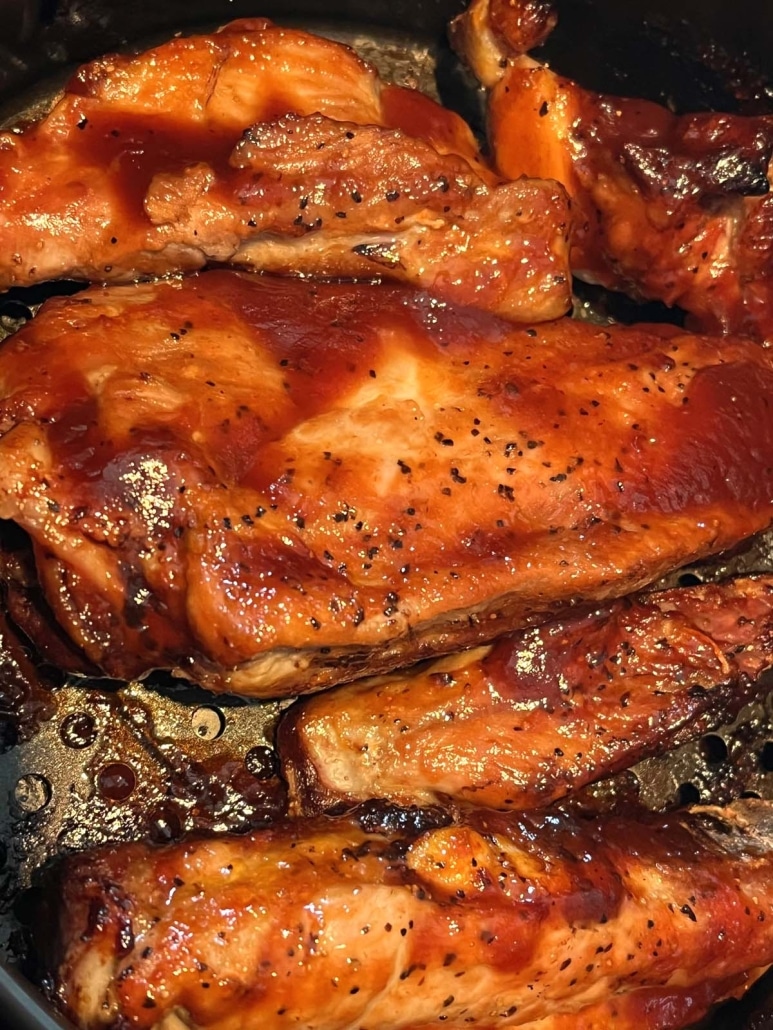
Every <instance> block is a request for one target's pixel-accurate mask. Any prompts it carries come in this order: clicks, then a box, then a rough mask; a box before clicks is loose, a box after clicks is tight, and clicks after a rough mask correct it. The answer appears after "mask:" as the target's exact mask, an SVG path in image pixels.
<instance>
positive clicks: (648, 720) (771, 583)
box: [278, 577, 773, 812]
mask: <svg viewBox="0 0 773 1030" xmlns="http://www.w3.org/2000/svg"><path fill="white" fill-rule="evenodd" d="M772 664H773V580H771V578H770V577H759V578H753V579H739V580H736V581H734V582H730V583H726V584H710V585H706V586H698V587H688V588H683V589H678V590H668V591H665V592H662V593H653V594H643V595H640V596H638V597H635V598H628V599H625V600H622V601H617V602H613V603H611V604H608V605H604V606H602V607H600V608H598V609H596V610H595V611H593V612H591V613H588V614H584V615H573V616H570V617H569V618H565V619H559V620H557V621H554V622H551V623H548V624H547V625H546V626H543V627H540V628H537V629H531V630H527V631H525V632H521V633H516V634H513V635H511V636H506V637H502V638H501V639H500V640H498V641H497V642H496V643H495V644H493V645H490V646H488V647H485V648H477V649H475V650H474V651H469V652H464V653H462V654H460V655H454V656H453V657H450V658H444V659H441V660H439V661H437V662H433V663H431V664H430V665H428V666H424V667H421V668H419V669H415V670H408V671H406V672H400V673H396V674H394V675H392V676H387V677H381V678H380V679H376V680H363V681H361V682H360V683H357V684H352V685H351V686H347V687H339V688H338V689H337V690H332V691H326V692H325V693H322V694H318V695H316V696H315V697H313V698H308V699H306V700H304V701H303V702H299V703H297V704H295V705H293V706H292V707H291V708H290V710H289V711H288V712H287V713H286V715H285V716H284V718H283V720H282V723H281V724H280V729H279V738H278V739H279V742H280V751H281V753H282V755H283V758H284V763H283V764H284V770H285V776H286V777H287V778H288V780H289V783H290V785H291V792H292V795H293V803H294V807H295V809H296V810H301V811H312V812H313V811H315V810H319V809H324V808H326V807H328V808H329V807H332V806H334V805H340V804H341V803H342V802H352V801H364V800H366V799H368V798H387V799H389V800H390V801H394V802H397V803H399V804H403V805H410V804H418V805H431V804H436V803H438V802H439V803H441V804H443V803H446V804H447V803H448V802H451V801H466V802H469V803H471V804H475V805H484V806H489V807H493V808H502V809H512V810H518V809H531V808H538V807H541V806H544V805H547V804H549V803H550V802H552V801H555V800H556V799H557V798H560V797H563V796H564V795H566V794H569V793H571V792H574V791H577V790H578V789H579V788H581V787H583V786H585V784H587V783H589V782H591V781H593V780H597V779H601V778H602V777H604V776H609V775H611V774H612V773H614V772H618V771H619V770H620V769H627V768H629V767H630V766H631V765H633V764H634V762H637V761H639V760H640V759H642V758H644V757H646V756H647V755H651V754H653V753H657V752H658V751H664V750H666V749H668V748H670V747H673V746H675V745H676V744H678V743H683V742H684V741H685V740H689V739H691V738H692V737H696V736H698V735H700V734H701V733H703V732H705V731H706V730H707V729H710V728H712V727H714V726H717V725H719V724H721V723H723V722H730V721H732V719H733V718H734V717H735V715H736V714H737V713H738V711H739V710H740V708H741V706H742V705H743V704H744V703H745V702H746V701H747V700H748V699H749V697H750V696H752V695H753V694H754V692H755V681H756V678H757V677H758V676H759V675H760V673H761V672H762V671H763V670H765V669H768V668H770V666H771V665H772ZM757 690H762V688H761V687H758V688H757Z"/></svg>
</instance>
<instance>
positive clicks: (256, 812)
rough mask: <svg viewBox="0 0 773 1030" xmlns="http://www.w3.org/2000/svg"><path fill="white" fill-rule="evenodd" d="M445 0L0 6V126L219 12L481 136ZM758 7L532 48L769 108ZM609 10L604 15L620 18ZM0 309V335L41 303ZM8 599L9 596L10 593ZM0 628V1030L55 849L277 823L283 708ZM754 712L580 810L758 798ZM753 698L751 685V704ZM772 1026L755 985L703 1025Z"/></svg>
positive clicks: (23, 998)
mask: <svg viewBox="0 0 773 1030" xmlns="http://www.w3.org/2000/svg"><path fill="white" fill-rule="evenodd" d="M463 6H464V4H463V0H293V2H292V3H291V4H283V5H280V4H277V3H275V2H272V0H266V2H259V0H233V2H218V0H167V2H166V3H165V4H163V5H153V6H152V7H150V6H149V5H147V4H144V3H142V2H141V0H133V2H127V0H122V2H120V3H113V2H110V0H68V2H67V3H64V4H62V5H60V6H56V5H55V4H54V3H53V2H49V0H39V4H35V3H31V2H27V0H0V122H3V123H5V124H8V123H10V122H13V121H15V120H17V119H18V118H20V117H22V118H23V117H29V116H30V115H33V116H34V114H35V113H36V112H38V111H40V110H42V109H44V107H45V104H46V103H47V101H48V100H49V99H50V97H51V96H52V94H53V93H54V92H55V90H56V88H57V87H58V85H59V84H60V83H61V81H62V80H63V78H64V77H65V76H66V74H67V72H68V70H69V69H70V68H71V67H72V66H73V64H74V63H77V62H80V61H83V60H86V59H88V58H91V57H94V56H96V55H97V54H99V53H103V52H105V51H107V50H110V49H117V48H121V47H127V46H132V45H141V44H146V43H148V42H153V41H155V40H158V39H161V38H164V37H165V36H168V35H171V34H172V33H174V32H178V31H184V32H190V31H195V30H196V29H198V28H201V27H205V28H206V27H211V26H214V25H216V24H218V23H221V22H223V21H226V20H230V19H231V18H235V17H242V16H247V15H268V16H269V17H275V18H276V20H277V21H280V22H288V21H291V22H292V23H294V24H300V25H303V26H307V27H309V28H311V29H313V30H315V31H319V32H321V33H322V34H326V35H332V36H334V37H336V38H338V39H343V40H345V41H347V42H349V43H351V44H352V45H354V46H355V47H356V48H357V49H358V50H359V51H360V52H361V53H362V54H363V55H364V56H365V57H367V58H369V59H371V60H374V61H375V63H377V64H378V65H379V67H380V69H381V71H382V73H383V74H384V75H385V76H386V77H388V78H391V79H393V80H395V81H399V82H401V83H404V84H410V85H418V86H420V87H421V88H423V89H424V90H425V91H427V92H431V93H434V94H435V95H436V96H438V97H439V98H440V99H442V100H443V102H444V103H446V104H448V105H449V106H452V107H455V108H456V109H457V110H459V111H460V112H461V113H462V114H463V115H464V116H465V117H467V118H468V119H469V120H470V121H471V123H472V124H473V125H474V127H475V128H476V129H478V130H479V131H480V130H481V129H482V113H481V112H482V101H481V95H480V93H479V92H478V91H477V90H476V88H475V87H474V85H473V83H472V82H471V80H470V79H469V78H468V77H467V76H466V74H465V73H464V71H463V69H461V68H460V67H459V65H458V62H457V61H456V59H455V58H454V56H453V55H452V53H451V52H450V50H449V49H448V46H447V44H446V42H445V26H446V24H447V21H448V19H449V18H450V17H451V16H452V15H453V14H455V13H456V12H457V11H458V10H460V9H461V8H462V7H463ZM766 7H767V3H766V0H736V2H735V3H734V4H732V5H728V4H727V3H726V2H724V0H715V2H709V0H705V2H703V3H701V2H700V0H681V2H680V0H626V2H625V3H623V4H620V3H619V2H618V3H616V2H615V0H558V9H559V14H560V24H559V29H558V30H557V31H556V33H555V34H554V37H553V38H552V39H551V40H550V41H549V44H548V46H547V47H546V48H545V56H546V57H547V59H549V60H550V61H551V62H552V63H553V65H554V66H555V67H556V68H558V69H560V70H561V71H564V72H566V73H567V74H569V75H573V76H574V77H576V78H577V79H579V80H580V81H581V82H583V84H585V85H588V86H590V87H595V88H599V89H604V90H608V91H616V92H620V93H627V94H630V95H641V96H649V97H651V98H652V99H656V100H660V101H662V102H666V103H668V104H670V105H672V106H674V107H676V108H681V109H691V110H697V109H701V108H707V107H716V108H719V109H725V110H736V111H740V112H743V113H758V112H760V111H769V110H773V87H771V86H770V82H769V79H768V77H767V74H766V73H768V72H769V73H770V74H771V76H773V66H771V62H773V58H771V57H770V55H771V54H772V53H773V19H769V18H766V17H765V14H766V10H765V9H766ZM621 8H622V9H621ZM73 288H75V287H74V285H67V284H64V285H62V284H59V285H58V286H56V287H51V288H50V289H49V288H48V287H44V288H42V289H41V288H35V289H33V290H30V291H18V290H17V291H11V292H10V293H9V294H6V295H5V296H0V339H1V338H2V337H3V336H5V335H7V333H8V332H10V331H12V330H13V329H14V328H15V327H16V326H17V325H18V324H19V323H20V321H23V320H24V319H25V318H27V317H29V315H30V313H31V312H32V311H34V310H35V308H36V306H37V305H38V304H39V303H40V302H41V300H43V299H44V298H45V296H47V295H50V294H52V293H54V292H62V290H71V289H73ZM577 311H578V314H580V315H581V316H582V317H592V318H604V317H607V316H608V315H614V316H616V317H621V318H631V319H632V318H639V319H641V318H642V317H646V318H648V319H652V318H661V317H673V316H672V314H671V313H666V312H665V311H664V310H662V309H660V308H658V307H657V306H648V307H647V309H646V311H644V312H642V311H641V310H637V309H633V308H632V306H631V305H629V304H627V303H625V302H622V301H621V300H620V299H619V298H614V297H607V296H604V295H600V294H599V292H598V291H593V290H585V291H584V293H582V295H581V296H579V297H578V302H577ZM0 535H3V537H4V540H5V549H6V552H7V553H10V555H11V557H10V558H6V560H5V561H6V575H10V576H12V577H14V578H15V579H16V581H17V582H19V583H20V584H21V587H20V590H19V591H18V594H17V598H16V603H20V602H19V597H22V598H23V597H24V596H27V595H28V596H29V597H32V591H33V588H32V587H31V586H30V585H29V583H28V582H27V578H26V577H27V568H26V564H25V558H24V551H23V547H21V548H20V547H19V546H18V544H19V542H18V540H17V539H16V535H15V534H14V532H13V530H12V529H11V528H10V527H7V526H6V527H4V526H2V524H0ZM763 570H770V571H773V533H771V534H769V535H768V536H767V537H763V538H761V539H759V540H757V541H755V542H754V543H753V544H752V546H751V547H750V548H747V549H744V550H743V551H741V552H740V553H739V554H736V555H734V556H732V557H728V558H725V559H720V560H718V561H716V562H714V563H712V564H710V565H706V566H702V567H700V568H691V569H683V570H680V571H679V572H678V573H674V574H673V576H671V577H669V583H672V584H673V583H678V582H683V583H690V582H696V581H697V580H702V579H716V578H721V577H722V576H725V575H727V574H730V573H733V572H744V571H763ZM25 592H26V595H25ZM12 615H13V609H12V611H11V621H10V623H9V625H8V626H7V627H4V626H3V625H0V793H1V795H2V796H3V797H4V798H5V799H6V803H5V804H4V805H2V806H0V954H2V956H3V957H4V958H5V961H6V966H5V967H3V966H2V965H0V1025H2V1026H5V1025H8V1026H9V1027H14V1028H16V1027H18V1028H27V1027H30V1028H33V1027H37V1028H48V1030H53V1028H54V1027H61V1026H64V1025H65V1024H64V1023H63V1022H62V1021H61V1020H60V1019H59V1018H58V1017H57V1016H56V1015H55V1014H54V1013H53V1012H52V1011H51V1009H50V1008H48V1006H47V1004H46V1002H45V1001H44V1000H43V998H42V995H39V994H38V993H37V992H36V991H35V990H34V989H33V988H31V987H30V985H29V984H28V983H27V982H26V981H25V980H24V979H23V978H22V977H20V976H19V974H18V972H17V971H16V968H15V967H16V965H17V962H18V961H19V960H23V959H24V957H25V933H24V926H25V921H26V919H27V913H28V911H29V910H30V906H31V905H32V904H33V903H34V895H35V889H34V887H33V888H32V890H30V889H29V888H30V885H31V884H34V882H35V879H36V876H35V874H36V871H37V870H38V869H40V868H41V867H42V866H43V865H44V864H45V863H46V862H47V861H49V860H50V859H52V858H54V857H55V856H56V855H57V854H60V853H62V852H66V851H72V850H78V849H83V848H88V847H93V846H95V845H97V844H100V843H104V842H106V841H109V840H123V839H133V838H143V837H145V838H147V839H150V840H151V841H156V842H164V841H168V840H174V839H176V838H178V837H180V836H182V834H184V833H186V832H188V831H190V830H193V829H198V830H205V831H229V832H232V833H239V832H245V831H247V830H248V829H251V828H253V827H256V826H260V825H263V824H265V823H267V822H269V821H271V819H272V818H274V817H275V816H276V815H277V814H278V813H280V812H281V810H282V807H283V804H284V799H285V792H284V785H283V783H282V781H281V778H280V776H279V774H278V769H277V764H276V757H275V754H274V751H273V746H272V745H273V731H274V727H275V725H276V721H277V719H278V717H279V715H280V714H281V709H282V708H283V707H284V706H285V705H286V704H287V703H288V702H281V703H278V702H263V703H261V702H247V701H244V700H242V699H239V698H233V697H217V698H215V697H213V696H211V695H208V694H207V693H206V692H204V691H202V690H199V689H197V688H193V687H191V686H190V685H186V684H182V683H179V682H177V683H176V682H173V681H171V680H169V679H168V678H163V677H157V678H156V679H155V680H153V681H150V682H147V683H145V684H138V683H132V684H117V683H107V682H105V681H98V680H93V681H83V680H72V679H71V680H68V679H66V678H65V677H63V676H62V675H61V674H58V673H57V672H56V670H55V669H53V668H48V667H38V668H36V667H35V666H33V665H32V663H31V662H30V660H29V656H28V654H27V652H26V650H25V647H24V644H23V642H22V641H20V639H19V637H18V636H17V634H16V632H15V630H14V627H13V622H12ZM770 687H771V692H770V693H769V694H768V696H767V697H766V698H764V700H762V701H760V702H758V703H755V704H752V705H749V706H747V707H746V708H745V709H744V711H743V712H742V713H741V716H740V717H739V719H738V720H737V721H736V723H734V724H733V725H732V726H727V727H721V728H718V729H717V730H716V731H714V732H712V733H710V734H708V735H706V736H704V737H703V738H702V739H701V740H699V741H696V742H695V743H693V744H689V745H687V746H684V747H682V748H679V749H677V750H676V751H674V752H672V753H671V754H669V755H666V756H664V757H662V758H657V759H650V760H648V761H645V762H642V763H640V764H639V765H638V766H637V767H636V768H635V769H633V770H631V771H630V772H628V773H625V774H623V775H621V776H619V777H617V778H615V780H613V781H609V782H608V783H603V784H599V785H597V786H596V787H594V788H592V789H591V790H590V791H589V797H590V800H591V801H592V803H593V804H614V803H615V800H616V799H620V798H621V797H622V798H625V799H630V798H635V799H637V800H638V801H640V802H641V803H643V804H645V805H647V806H649V807H652V808H661V809H662V808H668V807H671V806H674V805H678V804H685V803H694V802H698V801H701V802H711V803H720V804H721V803H724V802H727V801H728V800H730V799H731V798H733V797H737V796H739V795H743V794H746V795H753V796H759V797H764V798H768V799H771V800H773V680H771V683H770ZM764 693H765V691H764V690H763V691H762V694H763V695H764ZM731 1023H732V1025H733V1026H734V1027H735V1028H737V1030H741V1028H744V1027H745V1028H747V1030H752V1028H755V1030H763V1028H765V1027H773V977H771V975H768V976H767V977H766V978H765V979H764V980H763V981H762V982H761V983H760V984H759V985H758V987H757V988H755V989H754V991H752V992H751V994H750V995H749V996H748V997H747V999H745V1000H744V1002H743V1003H741V1004H737V1003H734V1004H731V1005H730V1006H726V1007H725V1008H724V1009H723V1010H721V1011H720V1012H719V1013H718V1014H717V1016H716V1017H715V1018H714V1019H713V1020H712V1022H711V1027H712V1028H719V1027H725V1026H730V1025H731Z"/></svg>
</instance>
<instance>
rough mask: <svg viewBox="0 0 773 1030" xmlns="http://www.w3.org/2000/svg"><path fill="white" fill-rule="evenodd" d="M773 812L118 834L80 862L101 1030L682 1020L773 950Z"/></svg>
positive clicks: (87, 962) (82, 961) (68, 906)
mask: <svg viewBox="0 0 773 1030" xmlns="http://www.w3.org/2000/svg"><path fill="white" fill-rule="evenodd" d="M771 849H773V817H772V816H771V806H770V805H768V804H766V803H764V802H756V803H755V802H753V801H751V802H745V803H744V802H741V803H739V804H737V805H736V806H733V807H732V808H729V809H725V810H721V809H714V810H703V811H701V810H696V811H694V812H693V813H692V814H681V815H670V816H659V817H656V816H644V815H642V816H641V819H640V820H634V819H632V818H619V817H607V818H604V819H600V820H598V821H597V822H590V821H585V820H582V819H576V818H572V817H570V816H568V815H563V814H558V813H556V814H552V815H548V816H541V817H534V818H529V817H522V818H520V819H518V818H515V817H514V816H512V815H504V814H502V813H487V812H486V811H485V810H478V811H477V812H475V813H474V814H472V815H470V816H468V817H467V819H466V821H465V822H463V823H462V824H461V825H456V826H446V827H443V828H440V829H435V830H431V831H429V832H426V833H424V834H421V835H419V836H418V837H407V838H406V837H402V838H400V837H395V836H394V835H391V836H390V835H381V834H366V833H364V832H363V831H362V830H361V829H360V828H359V827H358V825H357V824H356V822H354V821H353V820H347V819H339V820H328V821H323V820H319V821H316V822H315V821H310V822H304V821H299V822H296V823H287V824H285V825H279V826H277V827H275V828H272V829H269V830H265V831H259V832H257V833H255V832H254V833H252V834H250V835H248V836H244V837H235V838H230V839H229V838H220V839H214V840H202V841H188V842H186V843H183V844H178V845H175V846H172V847H166V848H163V849H154V848H152V847H149V846H147V845H144V844H129V845H123V846H115V847H111V848H107V849H103V850H101V851H98V852H95V853H92V854H86V855H82V856H78V857H74V858H71V859H69V860H68V861H67V862H66V864H65V866H64V869H63V871H62V878H61V886H60V890H61V892H62V894H61V906H60V918H59V928H58V939H59V957H58V960H56V961H55V963H54V966H55V971H54V981H55V989H56V993H57V996H58V999H59V1001H60V1003H61V1005H62V1006H63V1008H64V1011H65V1012H66V1013H67V1014H68V1015H69V1016H70V1017H71V1018H72V1019H73V1020H74V1021H75V1022H76V1024H77V1025H78V1026H79V1027H81V1028H84V1030H97V1028H100V1027H104V1028H107V1027H110V1028H113V1030H118V1028H123V1027H126V1026H132V1027H135V1028H137V1030H150V1028H156V1030H160V1028H162V1027H163V1028H164V1030H172V1028H176V1030H179V1028H182V1027H196V1028H200V1030H204V1028H207V1030H237V1028H241V1027H246V1026H265V1027H266V1028H267V1030H274V1028H277V1030H279V1028H282V1027H285V1026H294V1025H299V1026H303V1027H306V1028H307V1030H338V1028H341V1030H344V1028H350V1027H361V1028H363V1030H369V1028H372V1030H398V1028H405V1030H408V1028H411V1030H415V1028H425V1027H430V1026H437V1025H439V1024H441V1023H442V1024H445V1025H447V1026H452V1027H463V1026H470V1025H474V1026H480V1027H485V1028H492V1027H514V1026H523V1027H530V1028H539V1030H568V1028H573V1030H578V1028H579V1030H583V1028H584V1030H600V1028H602V1027H608V1026H610V1025H614V1026H619V1027H620V1028H621V1030H677V1028H678V1027H682V1026H685V1025H687V1024H688V1023H692V1022H694V1021H695V1020H697V1019H699V1018H700V1017H701V1016H702V1015H704V1014H705V1012H706V1011H707V1009H708V1008H709V1007H710V1006H711V1005H712V1004H713V1003H715V1002H716V1001H719V1000H720V999H723V998H726V997H728V996H729V995H732V994H739V993H742V992H743V991H744V989H745V987H746V986H747V985H748V984H749V983H750V982H751V981H753V980H754V979H755V977H756V976H757V975H758V974H759V972H760V971H761V969H760V967H764V966H766V965H767V964H769V963H771V962H773V862H772V860H771Z"/></svg>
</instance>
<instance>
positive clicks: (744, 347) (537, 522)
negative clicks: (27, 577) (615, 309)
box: [0, 271, 773, 696]
mask: <svg viewBox="0 0 773 1030" xmlns="http://www.w3.org/2000/svg"><path fill="white" fill-rule="evenodd" d="M0 398H2V400H1V402H0V426H1V427H2V429H3V435H2V438H0V517H1V518H4V519H10V520H13V521H15V522H16V523H17V524H18V525H19V526H21V527H22V529H24V530H25V531H26V532H27V533H28V534H29V535H30V537H31V538H32V541H33V544H34V549H35V559H36V565H37V570H38V576H39V580H40V583H41V587H42V589H43V591H44V593H45V595H46V597H47V599H48V601H49V603H50V605H51V606H52V609H53V611H54V614H55V616H56V618H57V620H58V621H59V623H60V624H61V625H62V626H63V627H64V628H65V629H66V630H67V632H68V633H69V634H70V636H71V637H72V638H73V639H74V640H75V642H76V643H77V644H78V645H79V646H80V647H81V648H82V649H83V650H84V651H85V653H86V655H87V656H88V660H89V661H91V662H93V663H95V664H96V665H97V666H99V667H100V668H101V669H102V670H104V672H105V673H107V674H108V675H111V676H116V677H119V678H122V679H131V678H132V677H134V676H139V675H143V674H145V673H147V672H148V671H149V670H151V669H154V668H172V669H175V670H177V671H178V672H179V673H180V674H181V675H185V676H189V677H190V678H192V679H194V680H197V681H198V682H200V683H202V684H203V685H205V686H208V687H210V688H212V689H214V690H229V691H232V692H236V693H244V694H253V695H262V696H279V695H281V694H285V693H292V692H295V691H306V690H311V689H316V688H318V687H322V686H325V685H328V684H330V683H337V682H345V681H346V680H349V679H355V678H357V677H358V676H362V675H365V674H374V673H379V672H385V671H388V670H390V669H394V668H396V667H398V666H399V665H401V664H408V663H411V662H415V661H418V660H420V659H422V658H427V657H430V656H433V655H438V654H442V653H448V652H451V651H455V650H458V649H460V648H462V647H465V646H471V645H473V644H478V643H484V642H487V641H490V640H492V639H493V638H494V637H495V636H497V635H500V634H502V633H504V632H506V631H508V630H511V629H513V628H515V627H523V626H527V625H531V624H534V623H539V622H544V621H545V620H546V619H547V618H549V617H550V616H551V615H556V614H558V613H560V612H562V611H565V610H566V609H567V608H568V607H571V606H573V605H576V604H578V603H589V602H598V601H602V600H604V599H609V598H612V597H617V596H621V595H623V594H626V593H629V592H631V591H635V590H637V589H641V588H642V587H643V586H644V585H646V584H647V583H649V582H651V581H654V580H655V579H657V578H658V577H659V576H660V575H662V574H663V573H665V572H666V571H667V570H670V569H673V568H675V567H677V566H679V565H681V564H685V563H687V562H690V561H693V560H697V559H698V558H700V557H702V556H706V555H708V554H711V553H716V552H719V551H721V550H723V549H726V548H728V547H731V546H734V545H736V544H737V543H738V542H739V541H742V540H744V539H745V538H747V537H749V536H751V535H752V534H754V533H756V532H758V531H760V530H762V529H764V528H765V527H766V526H768V525H769V524H770V522H771V518H772V517H773V419H771V417H770V404H771V398H773V363H772V360H771V357H770V355H769V354H768V352H767V351H766V350H765V349H764V348H761V347H758V346H756V345H755V344H753V343H751V342H749V341H744V340H734V339H727V340H724V341H720V342H718V341H716V340H712V339H707V338H702V337H698V336H692V335H689V334H686V333H684V332H681V331H680V330H677V329H676V328H674V327H672V326H659V327H658V326H650V327H636V328H621V327H610V328H607V329H602V328H599V327H596V326H592V325H588V324H585V323H581V322H575V321H572V320H570V319H567V320H564V321H561V322H556V323H548V324H545V325H543V326H541V327H531V326H528V327H517V326H515V325H513V324H512V323H507V322H504V321H502V320H499V319H496V318H494V317H492V316H489V315H486V314H483V313H480V312H475V311H473V310H471V309H454V308H451V307H448V306H445V305H443V304H439V303H438V302H437V300H436V299H435V298H433V297H430V296H428V295H427V294H424V293H416V292H414V291H411V290H408V289H406V288H403V287H400V286H389V285H381V286H366V285H359V286H358V285H353V284H340V285H335V284H312V283H307V282H303V281H299V280H294V279H274V278H272V277H260V276H251V275H247V274H245V273H237V272H229V271H212V272H207V273H204V274H202V275H199V276H194V277H191V278H188V279H186V280H183V281H167V282H159V283H155V284H145V285H142V286H132V287H103V288H92V289H90V290H88V291H86V292H84V293H81V294H79V295H77V296H75V297H73V298H70V299H56V300H52V301H49V302H48V303H47V305H45V306H44V307H43V308H42V310H41V311H40V313H39V314H38V316H37V317H36V318H35V319H34V320H33V321H32V322H30V323H28V324H27V325H26V326H25V327H24V328H23V329H21V330H20V331H19V332H18V333H17V334H16V335H15V336H13V337H11V338H10V339H9V340H7V341H6V342H5V344H4V345H3V347H2V349H0ZM33 635H34V633H33Z"/></svg>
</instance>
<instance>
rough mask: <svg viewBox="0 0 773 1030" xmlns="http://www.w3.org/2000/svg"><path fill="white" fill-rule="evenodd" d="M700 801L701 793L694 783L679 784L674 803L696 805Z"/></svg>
mask: <svg viewBox="0 0 773 1030" xmlns="http://www.w3.org/2000/svg"><path fill="white" fill-rule="evenodd" d="M700 799H701V792H700V791H699V790H698V788H697V787H696V786H695V784H694V783H680V784H679V786H678V788H677V791H676V803H677V804H678V805H679V806H680V807H682V806H684V805H697V804H698V802H699V801H700Z"/></svg>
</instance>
